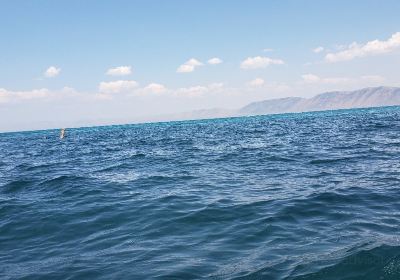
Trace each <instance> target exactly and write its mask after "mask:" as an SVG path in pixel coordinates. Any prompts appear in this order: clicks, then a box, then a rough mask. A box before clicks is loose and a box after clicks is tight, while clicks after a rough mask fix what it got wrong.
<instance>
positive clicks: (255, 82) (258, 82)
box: [248, 78, 264, 87]
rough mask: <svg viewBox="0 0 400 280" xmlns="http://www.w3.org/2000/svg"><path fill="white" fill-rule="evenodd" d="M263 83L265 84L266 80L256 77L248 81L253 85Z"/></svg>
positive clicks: (257, 85)
mask: <svg viewBox="0 0 400 280" xmlns="http://www.w3.org/2000/svg"><path fill="white" fill-rule="evenodd" d="M263 84H264V80H263V79H261V78H255V79H254V80H252V81H250V82H249V83H248V85H249V86H251V87H260V86H262V85H263Z"/></svg>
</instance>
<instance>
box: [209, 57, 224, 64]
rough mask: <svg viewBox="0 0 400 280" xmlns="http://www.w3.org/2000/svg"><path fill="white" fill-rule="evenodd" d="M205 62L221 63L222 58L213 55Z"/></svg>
mask: <svg viewBox="0 0 400 280" xmlns="http://www.w3.org/2000/svg"><path fill="white" fill-rule="evenodd" d="M207 63H208V64H211V65H215V64H221V63H222V59H220V58H218V57H214V58H211V59H209V60H208V61H207Z"/></svg>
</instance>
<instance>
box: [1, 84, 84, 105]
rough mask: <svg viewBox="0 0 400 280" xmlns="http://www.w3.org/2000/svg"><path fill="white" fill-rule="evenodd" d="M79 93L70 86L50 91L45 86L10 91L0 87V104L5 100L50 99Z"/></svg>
mask: <svg viewBox="0 0 400 280" xmlns="http://www.w3.org/2000/svg"><path fill="white" fill-rule="evenodd" d="M77 95H79V93H78V92H77V91H76V90H75V89H73V88H70V87H64V88H62V89H60V90H55V91H50V90H49V89H47V88H41V89H32V90H26V91H12V90H7V89H4V88H0V104H1V103H7V102H18V101H28V100H34V99H46V100H47V99H50V98H53V99H54V98H63V97H71V96H77Z"/></svg>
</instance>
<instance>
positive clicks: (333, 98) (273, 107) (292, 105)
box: [238, 87, 400, 115]
mask: <svg viewBox="0 0 400 280" xmlns="http://www.w3.org/2000/svg"><path fill="white" fill-rule="evenodd" d="M391 105H400V88H394V87H375V88H364V89H360V90H356V91H349V92H344V91H337V92H327V93H322V94H318V95H316V96H314V97H312V98H308V99H306V98H299V97H289V98H282V99H273V100H266V101H260V102H253V103H250V104H249V105H247V106H245V107H243V108H241V109H239V110H238V115H262V114H275V113H288V112H306V111H322V110H334V109H349V108H364V107H365V108H366V107H379V106H391Z"/></svg>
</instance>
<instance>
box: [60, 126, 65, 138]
mask: <svg viewBox="0 0 400 280" xmlns="http://www.w3.org/2000/svg"><path fill="white" fill-rule="evenodd" d="M64 137H65V128H61V131H60V139H64Z"/></svg>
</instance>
